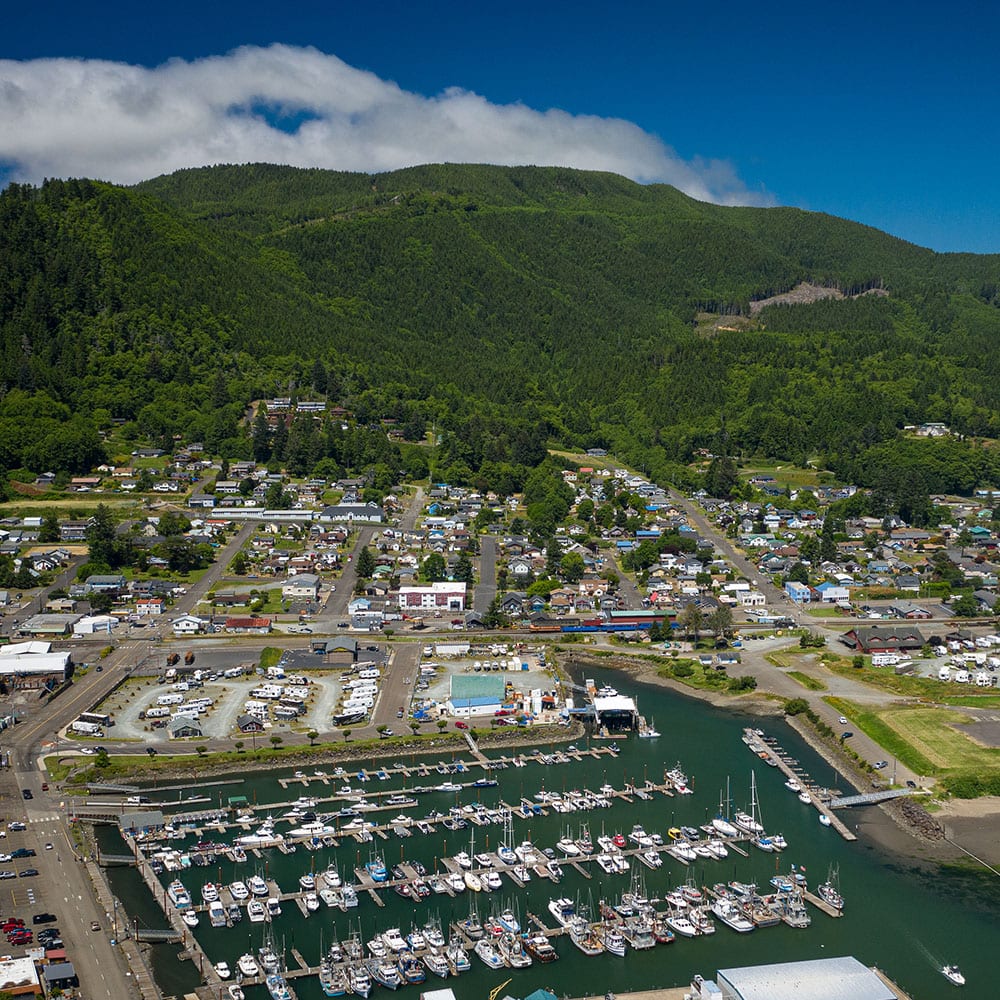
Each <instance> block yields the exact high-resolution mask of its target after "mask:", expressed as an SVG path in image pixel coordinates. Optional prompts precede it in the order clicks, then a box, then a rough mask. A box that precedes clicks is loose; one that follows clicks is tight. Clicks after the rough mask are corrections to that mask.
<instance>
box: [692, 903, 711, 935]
mask: <svg viewBox="0 0 1000 1000" xmlns="http://www.w3.org/2000/svg"><path fill="white" fill-rule="evenodd" d="M688 919H689V920H690V921H691V923H692V924H694V926H695V929H696V930H697V931H698V933H699V934H714V933H715V921H714V920H712V918H711V917H710V916H709V913H708V910H707V909H706V908H705V907H704V906H695V907H694V908H693V909H691V910H690V911H689V913H688Z"/></svg>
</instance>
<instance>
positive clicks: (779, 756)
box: [743, 729, 858, 840]
mask: <svg viewBox="0 0 1000 1000" xmlns="http://www.w3.org/2000/svg"><path fill="white" fill-rule="evenodd" d="M743 736H744V738H743V742H744V743H746V745H747V746H748V747H749V748H750V750H751V752H752V753H755V754H756V755H757V756H758V757H759V758H760V759H761V760H764V761H766V762H768V763H770V764H772V765H773V766H775V767H777V768H778V769H779V770H780V771H781V772H782V774H784V775H785V777H786V778H789V779H792V778H794V779H795V780H796V781H798V782H799V783H800V784H802V787H803V791H805V793H806V794H807V795H808V796H809V801H810V803H811V804H812V805H813V806H815V807H816V811H817V812H818V813H820V815H822V816H826V818H827V819H828V820H829V821H830V822H829V825H830V826H831V827H832V828H833V829H834V830H836V831H837V833H839V834H840V835H841V836H842V837H843V838H844V840H857V839H858V838H857V836H856V835H855V834H854V833H853V832H852V831H851V830H849V829H848V828H847V826H845V825H844V823H843V822H842V821H841V820H840V818H839V817H837V816H835V815H834V813H833V806H832V805H831V804H830V803H829V802H826V801H824V800H823V798H821V796H820V795H819V794H818V792H817V789H816V788H815V786H814V785H813V784H812V782H811V781H810V780H809V778H808V776H807V775H806V774H805V772H803V770H802V769H801V768H799V767H796V765H797V764H798V761H797V760H795V759H794V758H792V757H789V756H788V755H787V754H786V753H785V752H784V751H783V750H782V749H781V747H780V746H778V743H777V741H776V740H774V739H770V740H764V739H763V738H761V737H760V736H758V734H757V733H756V732H754V730H752V729H745V730H744V731H743Z"/></svg>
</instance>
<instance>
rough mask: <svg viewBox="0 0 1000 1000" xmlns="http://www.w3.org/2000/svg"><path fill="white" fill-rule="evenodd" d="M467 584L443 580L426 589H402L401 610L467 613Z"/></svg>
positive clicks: (400, 593)
mask: <svg viewBox="0 0 1000 1000" xmlns="http://www.w3.org/2000/svg"><path fill="white" fill-rule="evenodd" d="M465 589H466V587H465V584H464V583H457V582H455V581H453V580H441V581H439V582H437V583H431V584H428V585H427V586H425V587H400V588H399V610H400V611H402V612H403V614H407V613H408V612H412V611H465Z"/></svg>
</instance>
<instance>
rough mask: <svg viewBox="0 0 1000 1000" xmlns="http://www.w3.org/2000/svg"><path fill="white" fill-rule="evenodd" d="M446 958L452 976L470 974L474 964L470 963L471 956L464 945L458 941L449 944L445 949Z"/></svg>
mask: <svg viewBox="0 0 1000 1000" xmlns="http://www.w3.org/2000/svg"><path fill="white" fill-rule="evenodd" d="M444 957H445V958H446V959H448V965H449V967H450V968H451V972H452V975H455V976H458V975H461V974H462V973H463V972H468V971H469V969H471V968H472V963H471V962H470V961H469V956H468V954H467V953H466V951H465V949H464V948H463V947H462V944H461V942H460V941H458V940H457V939H455V940H451V941H449V942H448V947H447V948H445V951H444Z"/></svg>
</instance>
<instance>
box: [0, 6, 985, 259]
mask: <svg viewBox="0 0 1000 1000" xmlns="http://www.w3.org/2000/svg"><path fill="white" fill-rule="evenodd" d="M44 15H45V16H44V18H42V17H40V16H39V9H38V8H32V7H31V6H30V5H17V6H15V8H14V9H12V10H9V11H7V12H6V13H5V17H4V31H3V40H2V41H0V59H2V60H5V62H2V63H0V163H3V164H4V166H5V167H6V174H7V176H15V177H24V178H26V179H31V180H37V179H39V177H40V176H47V175H55V174H77V175H79V174H97V175H100V176H107V177H109V178H111V179H115V180H123V181H128V180H135V179H138V178H139V177H141V176H151V175H155V174H157V173H162V172H164V171H167V170H171V169H175V168H176V166H178V165H184V164H186V163H191V162H193V161H194V160H197V159H199V158H200V160H201V161H202V162H208V161H212V160H214V161H215V162H219V161H220V160H224V159H227V154H228V158H229V159H232V160H236V161H239V160H242V159H276V160H281V161H282V162H298V163H304V162H307V161H309V160H310V158H314V159H315V161H316V162H317V164H318V165H322V166H337V167H340V168H343V169H371V170H377V169H386V168H387V167H391V166H398V165H402V161H406V160H411V161H412V162H419V161H426V160H427V159H446V158H447V159H452V160H455V159H488V160H493V161H501V160H502V157H503V156H504V155H507V156H508V157H510V158H517V157H519V156H523V157H524V159H525V161H530V162H546V161H548V162H557V161H560V160H562V161H565V162H568V163H570V165H577V166H587V167H595V168H601V169H616V170H618V171H619V172H623V173H628V174H629V175H630V176H634V177H637V178H638V179H643V180H648V179H658V180H666V181H668V182H672V183H676V184H678V186H680V187H682V188H684V189H685V190H688V191H689V193H691V194H693V195H695V196H700V197H711V198H712V199H713V200H719V201H724V202H725V201H734V202H735V201H743V202H754V203H764V204H767V203H773V204H781V205H794V206H798V207H802V208H807V209H812V210H817V211H825V212H830V213H833V214H835V215H840V216H844V217H846V218H850V219H854V220H857V221H859V222H863V223H866V224H868V225H872V226H876V227H877V228H880V229H885V230H887V231H889V232H891V233H893V234H895V235H897V236H900V237H903V238H905V239H908V240H911V241H913V242H915V243H919V244H921V245H924V246H930V247H932V248H934V249H936V250H972V251H981V252H998V251H1000V185H997V184H996V182H995V178H996V175H997V173H998V161H1000V156H998V153H1000V149H998V147H1000V139H998V137H997V136H998V132H1000V130H998V129H997V126H996V113H997V106H998V98H1000V83H998V80H1000V74H998V73H997V71H996V56H995V52H994V49H995V46H996V42H997V39H998V37H1000V33H998V28H1000V14H998V12H997V9H996V8H995V7H994V6H991V5H986V4H982V5H975V4H972V3H968V2H965V0H962V2H958V3H953V4H951V5H949V6H947V7H943V6H940V5H935V6H931V5H930V4H926V3H920V2H917V3H911V4H907V5H903V4H894V5H891V6H890V5H884V6H883V7H881V8H876V9H874V10H873V9H871V8H870V7H869V6H867V5H862V4H860V3H853V2H847V3H842V4H839V5H824V6H822V7H820V6H818V5H807V4H790V3H772V4H766V5H758V6H757V7H756V8H755V7H754V5H748V4H739V5H737V4H730V3H714V4H713V3H708V4H704V3H702V4H696V3H688V2H681V3H670V2H661V3H627V2H626V3H623V4H619V5H614V6H612V5H607V4H597V3H592V2H590V0H583V2H579V3H576V4H574V5H568V4H565V5H564V4H559V5H553V4H544V3H537V2H536V3H530V4H529V3H523V2H521V0H515V2H511V3H506V4H503V5H483V4H447V3H437V4H426V3H425V4H417V3H412V2H410V3H402V2H397V0H384V2H381V3H378V4H364V3H357V2H354V3H350V4H347V3H342V2H339V0H332V2H327V3H310V2H304V3H303V2H298V3H294V4H266V5H265V4H260V3H256V2H253V0H251V2H245V3H241V4H238V5H237V4H232V3H229V2H228V0H220V2H217V3H215V4H209V3H199V4H195V3H190V2H187V0H184V2H180V3H172V4H170V5H164V6H163V7H157V8H149V7H145V6H144V7H141V8H140V7H139V6H137V5H134V4H119V3H116V2H114V0H112V2H111V3H108V4H105V5H101V7H100V8H99V9H98V10H95V9H94V8H87V7H85V6H81V5H73V6H70V5H69V4H66V3H62V2H57V3H55V4H50V5H46V7H45V10H44ZM276 43H277V44H279V45H280V46H282V48H280V49H274V48H273V46H274V45H275V44H276ZM242 46H251V47H259V48H255V49H251V50H248V51H249V54H247V55H244V56H241V57H229V56H227V54H229V53H233V52H234V50H238V49H239V48H240V47H242ZM307 47H313V48H314V49H316V50H318V52H316V53H310V52H309V50H308V48H307ZM320 54H326V55H327V56H330V57H336V58H335V59H323V58H322V57H321V56H320ZM212 57H224V58H221V59H218V58H217V59H213V58H212ZM55 58H58V59H61V60H64V61H63V62H60V63H59V64H53V63H51V62H49V60H52V59H55ZM66 60H68V62H67V61H66ZM95 60H105V61H108V62H109V63H111V64H123V67H115V66H108V65H102V64H100V63H95V62H94V61H95ZM170 60H181V61H183V62H180V63H174V64H170V63H169V61H170ZM206 60H207V62H206ZM12 61H17V63H19V64H20V65H18V64H17V63H14V62H12ZM164 64H167V65H166V66H165V65H164ZM345 64H346V65H345ZM129 66H131V67H147V68H148V69H149V70H150V71H151V72H149V73H139V74H135V73H131V74H129V73H125V72H124V68H127V67H129ZM157 67H159V69H157ZM300 68H301V74H300V78H299V79H298V81H297V83H296V85H295V86H293V87H288V86H285V85H284V83H280V82H275V81H278V80H279V79H282V78H284V77H287V76H288V75H299V69H300ZM109 81H117V82H118V83H119V84H120V86H118V87H117V89H115V88H114V86H113V84H112V82H109ZM393 84H395V85H396V86H395V87H393V86H392V85H393ZM258 86H259V90H260V92H261V95H262V96H263V98H264V100H265V101H266V102H268V103H271V104H272V105H273V106H275V107H278V106H280V107H282V108H283V109H284V110H285V111H287V112H289V114H290V115H291V117H290V118H289V119H288V120H290V121H294V122H295V123H296V124H297V123H298V122H299V121H300V120H303V119H312V118H313V117H316V118H318V119H319V121H317V122H314V123H313V124H314V125H318V126H323V124H324V121H325V122H326V124H327V125H328V126H329V127H328V128H323V127H319V128H316V129H309V128H306V129H304V130H302V131H300V132H299V133H298V134H296V135H294V136H285V135H275V134H274V129H268V128H263V127H261V128H257V129H252V128H243V127H242V123H237V124H236V125H234V124H233V122H232V117H233V113H234V111H233V109H236V110H237V111H239V112H240V114H241V115H242V116H243V117H248V116H249V117H252V111H253V109H255V108H259V104H260V102H259V101H257V102H255V101H254V100H251V97H252V91H253V90H254V89H255V87H258ZM310 86H315V87H316V88H317V89H321V90H323V91H324V92H326V93H329V92H331V91H332V90H338V89H341V88H342V89H343V91H344V94H342V95H340V96H338V98H337V100H335V101H334V100H332V99H331V100H330V101H329V102H328V103H327V104H325V105H323V107H322V108H320V109H319V110H318V111H315V112H314V109H313V107H312V102H311V99H310V97H309V87H310ZM109 88H111V89H109ZM85 92H86V93H87V94H89V96H90V100H89V101H85V100H82V99H81V95H82V94H84V93H85ZM216 92H218V93H221V94H223V95H225V96H224V98H222V99H221V104H222V105H223V106H222V109H221V111H220V110H219V108H218V107H215V106H212V107H208V105H210V104H212V102H211V101H208V100H207V99H206V100H205V101H204V102H203V103H201V104H199V99H200V98H202V97H203V95H206V94H214V93H216ZM11 94H14V95H15V97H16V99H15V97H11V96H10V95H11ZM109 94H113V95H114V96H113V100H111V99H110V98H109V97H108V95H109ZM122 95H125V96H124V97H123V96H122ZM345 95H346V96H345ZM102 102H104V103H103V104H102ZM109 104H113V105H114V107H115V115H106V114H105V113H104V110H103V109H104V108H105V107H106V106H108V105H109ZM248 108H249V109H250V113H249V115H248ZM303 109H304V110H303ZM218 115H223V116H225V119H224V122H223V124H224V125H225V126H226V127H225V128H224V129H222V130H221V131H220V128H219V119H218V118H217V117H216V116H218ZM626 123H631V125H626ZM230 126H231V129H230ZM286 129H287V126H286Z"/></svg>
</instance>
